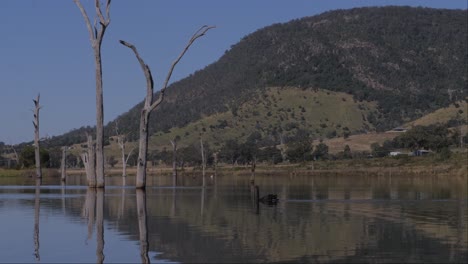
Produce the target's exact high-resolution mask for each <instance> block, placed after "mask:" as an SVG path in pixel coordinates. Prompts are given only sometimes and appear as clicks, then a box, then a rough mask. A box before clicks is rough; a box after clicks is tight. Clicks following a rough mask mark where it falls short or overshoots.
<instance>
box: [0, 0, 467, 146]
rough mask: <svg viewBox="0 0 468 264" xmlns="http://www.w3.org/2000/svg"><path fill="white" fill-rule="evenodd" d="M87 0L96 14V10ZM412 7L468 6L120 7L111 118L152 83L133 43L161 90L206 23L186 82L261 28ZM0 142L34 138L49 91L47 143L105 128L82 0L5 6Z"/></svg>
mask: <svg viewBox="0 0 468 264" xmlns="http://www.w3.org/2000/svg"><path fill="white" fill-rule="evenodd" d="M93 2H94V1H90V0H82V3H83V5H84V6H85V7H86V8H87V11H88V15H90V16H93V15H94V9H93V8H92V6H93V5H92V3H93ZM382 5H411V6H425V7H436V8H450V9H454V8H458V9H466V8H467V2H466V0H438V1H436V0H432V1H415V0H414V1H397V0H386V1H384V0H375V1H370V0H368V1H352V0H346V1H345V0H342V1H337V0H323V1H321V0H320V1H318V0H317V1H312V0H308V1H306V0H294V1H285V0H256V1H253V0H236V1H223V0H197V1H188V0H186V1H181V0H170V1H169V0H165V1H156V0H153V1H149V0H147V1H129V0H126V1H124V0H114V1H113V2H112V6H111V24H110V26H109V28H108V31H107V32H106V35H105V38H104V42H103V47H102V52H103V71H104V76H103V81H104V103H105V105H104V113H105V114H104V118H105V121H104V122H105V123H108V122H109V121H111V120H113V119H114V118H116V117H117V116H119V115H121V114H122V113H124V112H126V111H128V110H129V109H130V108H131V107H132V106H134V105H135V104H137V103H138V102H140V101H141V100H142V99H143V97H144V95H145V89H146V88H145V79H144V76H143V73H142V72H141V69H140V68H139V66H138V64H137V61H136V59H135V57H134V55H133V54H132V53H131V52H130V50H128V49H127V48H125V47H123V46H121V45H120V44H119V43H118V40H119V39H124V40H127V41H129V42H132V43H133V44H135V45H136V46H137V48H138V49H139V51H140V54H141V55H142V57H143V58H144V59H145V61H146V63H148V64H149V65H150V67H151V69H152V72H153V75H154V78H155V89H156V90H158V89H159V87H160V86H161V83H162V81H163V78H164V77H165V76H166V73H167V70H168V68H169V66H170V64H171V62H172V61H173V60H174V59H175V58H176V56H177V55H178V54H179V53H180V51H181V49H182V48H183V47H184V46H185V44H186V42H187V40H188V38H189V37H190V36H191V35H192V33H193V32H194V31H195V30H196V29H198V28H199V27H200V26H201V25H205V24H208V25H215V26H216V27H217V28H216V29H214V30H211V31H210V32H209V33H208V34H207V35H206V36H205V37H203V38H202V39H199V41H197V42H196V43H195V45H193V46H192V48H191V49H190V50H189V52H188V53H187V55H186V56H185V57H184V58H183V59H182V61H181V62H180V63H179V65H178V66H177V68H176V69H175V72H174V74H173V78H172V81H177V80H179V79H181V78H183V77H185V76H187V75H189V74H191V73H193V72H194V71H196V70H199V69H202V68H204V67H205V66H206V65H208V64H210V63H213V62H215V61H216V60H217V59H218V58H219V57H221V56H222V54H223V53H224V52H225V51H226V50H228V49H229V48H230V47H231V45H233V44H235V43H237V42H238V41H239V40H240V39H241V38H242V37H244V36H245V35H247V34H250V33H252V32H254V31H255V30H257V29H260V28H262V27H265V26H268V25H271V24H273V23H278V22H287V21H289V20H291V19H295V18H301V17H305V16H312V15H316V14H319V13H322V12H325V11H328V10H334V9H348V8H352V7H360V6H382ZM0 36H1V42H0V45H1V46H0V91H1V93H0V141H3V142H5V143H7V144H16V143H20V142H24V141H30V140H32V139H33V126H32V111H31V110H32V108H33V102H32V99H33V98H34V97H36V95H37V94H38V93H41V105H42V106H43V108H42V109H41V127H40V128H41V136H46V135H48V136H54V135H60V134H62V133H65V132H67V131H70V130H72V129H74V128H78V127H81V126H84V125H91V126H93V125H95V111H96V110H95V85H94V82H95V80H94V61H93V54H92V49H91V46H90V42H89V39H88V32H87V29H86V26H85V24H84V21H83V18H82V16H81V14H80V12H79V10H78V8H77V7H76V5H75V4H74V3H73V1H72V0H60V1H59V0H44V1H36V0H21V1H18V0H1V1H0Z"/></svg>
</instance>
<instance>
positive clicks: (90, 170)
mask: <svg viewBox="0 0 468 264" xmlns="http://www.w3.org/2000/svg"><path fill="white" fill-rule="evenodd" d="M86 139H87V141H86V144H87V149H86V151H85V152H83V153H81V160H82V161H83V165H84V167H85V171H86V180H87V182H88V186H89V187H96V173H95V171H96V170H95V161H96V159H95V158H94V157H95V155H96V148H95V146H94V142H93V137H92V136H91V135H90V134H88V133H86Z"/></svg>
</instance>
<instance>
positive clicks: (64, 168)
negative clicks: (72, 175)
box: [60, 146, 68, 182]
mask: <svg viewBox="0 0 468 264" xmlns="http://www.w3.org/2000/svg"><path fill="white" fill-rule="evenodd" d="M67 150H68V147H66V146H65V147H62V164H60V167H61V172H62V181H63V182H64V181H65V179H66V176H67V172H66V171H67Z"/></svg>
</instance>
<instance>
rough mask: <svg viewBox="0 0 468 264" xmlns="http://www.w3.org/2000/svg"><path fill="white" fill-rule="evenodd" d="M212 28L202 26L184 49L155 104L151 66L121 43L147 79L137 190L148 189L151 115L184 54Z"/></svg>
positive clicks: (160, 100) (134, 51) (162, 98)
mask: <svg viewBox="0 0 468 264" xmlns="http://www.w3.org/2000/svg"><path fill="white" fill-rule="evenodd" d="M212 28H214V26H202V27H201V28H200V29H198V30H197V31H196V32H195V33H194V34H193V35H192V37H191V38H190V40H189V41H188V43H187V45H186V46H185V47H184V49H183V50H182V52H181V53H180V54H179V56H178V57H177V58H176V59H175V60H174V62H173V63H172V65H171V67H170V69H169V72H168V74H167V76H166V79H165V81H164V85H163V87H162V88H161V90H160V91H159V97H158V99H157V100H156V101H154V102H153V90H154V81H153V76H152V74H151V70H150V68H149V66H148V65H147V64H146V63H145V62H144V60H143V58H141V56H140V54H139V53H138V50H137V49H136V47H135V46H134V45H133V44H131V43H129V42H126V41H124V40H120V41H119V42H120V43H121V44H122V45H124V46H126V47H128V48H130V49H131V50H132V51H133V53H134V54H135V57H136V58H137V60H138V62H139V64H140V67H141V69H142V70H143V73H144V75H145V78H146V97H145V103H144V106H143V109H142V110H141V114H140V128H139V131H140V140H139V153H138V164H137V177H136V184H135V185H136V187H137V188H145V187H146V166H147V165H146V164H147V154H148V122H149V117H150V114H151V112H152V111H153V110H154V109H156V108H157V107H158V106H159V105H160V104H161V103H162V101H163V100H164V95H165V91H166V88H167V85H168V83H169V80H170V78H171V76H172V72H173V71H174V68H175V66H176V65H177V63H179V61H180V59H181V58H182V57H183V56H184V54H185V53H186V52H187V50H188V49H189V48H190V46H191V45H192V44H193V43H194V42H195V40H196V39H198V38H200V37H202V36H204V35H205V34H206V32H207V31H208V30H210V29H212Z"/></svg>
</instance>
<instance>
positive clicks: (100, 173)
mask: <svg viewBox="0 0 468 264" xmlns="http://www.w3.org/2000/svg"><path fill="white" fill-rule="evenodd" d="M74 2H75V3H76V5H77V6H78V8H79V9H80V11H81V14H82V15H83V18H84V20H85V23H86V27H87V28H88V33H89V39H90V41H91V46H92V48H93V52H94V62H95V65H96V168H95V171H96V187H98V188H103V187H104V111H103V108H104V106H103V90H102V63H101V44H102V39H103V37H104V33H105V32H106V29H107V26H108V25H109V23H110V16H109V8H110V2H111V0H107V2H106V17H107V18H105V17H104V15H103V13H102V10H101V4H100V2H99V0H95V7H96V15H97V18H98V19H99V25H100V26H99V28H97V27H96V24H97V20H98V19H96V20H95V23H94V30H93V27H92V26H91V22H90V20H89V17H88V15H87V13H86V11H85V9H84V8H83V6H82V5H81V3H80V1H79V0H74Z"/></svg>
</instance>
